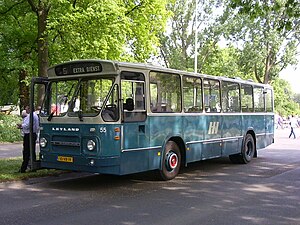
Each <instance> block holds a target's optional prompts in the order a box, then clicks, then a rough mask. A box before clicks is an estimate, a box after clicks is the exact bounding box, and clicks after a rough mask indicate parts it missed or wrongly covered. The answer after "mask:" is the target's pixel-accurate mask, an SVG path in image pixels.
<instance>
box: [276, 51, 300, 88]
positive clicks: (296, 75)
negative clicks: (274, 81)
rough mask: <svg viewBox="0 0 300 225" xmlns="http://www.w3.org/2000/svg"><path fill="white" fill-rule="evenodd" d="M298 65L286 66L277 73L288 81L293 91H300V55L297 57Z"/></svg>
mask: <svg viewBox="0 0 300 225" xmlns="http://www.w3.org/2000/svg"><path fill="white" fill-rule="evenodd" d="M297 59H298V65H296V66H288V67H287V68H286V69H284V70H282V71H281V72H280V73H279V77H280V78H282V79H284V80H286V81H288V82H289V83H290V85H291V87H292V89H293V92H294V93H300V56H298V57H297Z"/></svg>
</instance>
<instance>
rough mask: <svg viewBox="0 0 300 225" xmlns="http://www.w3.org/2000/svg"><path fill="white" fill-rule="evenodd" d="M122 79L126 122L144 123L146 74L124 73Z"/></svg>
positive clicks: (124, 118)
mask: <svg viewBox="0 0 300 225" xmlns="http://www.w3.org/2000/svg"><path fill="white" fill-rule="evenodd" d="M121 79H122V80H121V94H122V97H121V99H123V101H124V103H123V120H124V122H134V121H144V120H145V119H146V107H145V94H144V93H145V77H144V74H142V73H136V72H129V71H123V72H122V73H121Z"/></svg>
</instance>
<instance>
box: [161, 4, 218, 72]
mask: <svg viewBox="0 0 300 225" xmlns="http://www.w3.org/2000/svg"><path fill="white" fill-rule="evenodd" d="M217 6H218V1H214V0H210V1H204V0H198V17H197V24H198V27H197V32H198V34H199V36H198V40H197V41H198V43H199V46H198V47H199V51H200V52H201V51H202V52H201V53H199V59H198V62H199V64H198V65H199V67H198V71H199V72H200V71H201V69H202V65H203V63H204V62H205V60H206V58H207V57H208V56H209V55H210V54H211V52H212V51H213V48H204V46H205V45H206V44H208V45H209V46H210V47H212V43H214V44H216V43H217V41H216V40H217V37H216V36H214V32H213V31H212V29H211V30H210V32H207V29H208V27H209V24H210V23H211V22H212V21H213V17H212V15H213V13H212V12H213V10H214V9H215V7H217ZM168 9H169V10H170V11H172V13H173V14H172V17H171V19H170V21H169V24H170V27H169V30H167V32H166V33H162V34H161V42H160V43H161V45H160V53H161V58H162V59H163V62H164V64H165V65H166V66H167V67H170V68H174V69H182V70H193V64H194V54H195V30H196V29H195V26H196V14H195V1H194V0H180V1H175V2H174V3H170V4H168ZM212 40H213V41H212ZM203 50H204V51H203Z"/></svg>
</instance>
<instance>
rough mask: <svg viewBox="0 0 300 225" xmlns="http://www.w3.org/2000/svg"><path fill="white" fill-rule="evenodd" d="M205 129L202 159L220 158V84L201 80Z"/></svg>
mask: <svg viewBox="0 0 300 225" xmlns="http://www.w3.org/2000/svg"><path fill="white" fill-rule="evenodd" d="M203 94H204V109H205V113H206V116H205V127H204V130H205V131H206V132H205V134H204V141H203V151H202V159H209V158H215V157H219V156H221V152H222V143H221V127H222V116H221V115H220V112H221V107H220V106H221V101H220V82H219V81H218V80H213V79H204V80H203Z"/></svg>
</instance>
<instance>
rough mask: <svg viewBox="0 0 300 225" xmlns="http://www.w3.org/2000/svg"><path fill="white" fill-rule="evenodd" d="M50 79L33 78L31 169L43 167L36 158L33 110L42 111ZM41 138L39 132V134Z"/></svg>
mask: <svg viewBox="0 0 300 225" xmlns="http://www.w3.org/2000/svg"><path fill="white" fill-rule="evenodd" d="M48 83H49V82H48V79H47V78H42V77H35V78H33V79H32V83H31V91H30V111H31V113H30V163H31V170H32V171H35V170H37V169H40V168H41V163H40V160H38V159H37V158H36V155H38V153H39V147H38V145H36V142H35V141H34V137H33V122H32V121H33V112H34V111H35V112H36V113H37V114H39V113H40V111H41V106H42V104H43V101H44V96H45V92H46V89H47V87H48ZM37 139H39V134H37Z"/></svg>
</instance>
